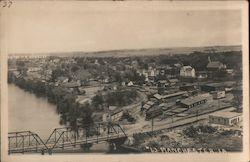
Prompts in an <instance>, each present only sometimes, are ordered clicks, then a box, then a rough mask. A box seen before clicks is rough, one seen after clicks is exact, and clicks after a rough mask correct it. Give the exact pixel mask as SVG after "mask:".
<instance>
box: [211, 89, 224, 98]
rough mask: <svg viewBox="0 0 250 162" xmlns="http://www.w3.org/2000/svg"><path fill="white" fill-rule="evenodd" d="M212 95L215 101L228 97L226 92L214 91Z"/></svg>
mask: <svg viewBox="0 0 250 162" xmlns="http://www.w3.org/2000/svg"><path fill="white" fill-rule="evenodd" d="M210 93H211V95H212V96H213V99H221V98H225V97H226V93H225V91H212V92H210Z"/></svg>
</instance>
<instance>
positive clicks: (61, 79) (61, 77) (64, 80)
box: [56, 76, 69, 83]
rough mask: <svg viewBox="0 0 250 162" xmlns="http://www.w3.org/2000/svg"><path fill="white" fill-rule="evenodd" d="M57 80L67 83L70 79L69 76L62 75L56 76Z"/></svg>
mask: <svg viewBox="0 0 250 162" xmlns="http://www.w3.org/2000/svg"><path fill="white" fill-rule="evenodd" d="M56 81H57V82H59V83H67V82H68V81H69V78H68V77H64V76H60V77H57V78H56Z"/></svg>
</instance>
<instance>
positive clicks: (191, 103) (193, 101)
mask: <svg viewBox="0 0 250 162" xmlns="http://www.w3.org/2000/svg"><path fill="white" fill-rule="evenodd" d="M206 102H207V98H206V97H203V96H201V95H198V96H194V97H188V98H186V99H183V100H181V101H180V104H181V105H183V106H184V107H186V108H192V107H195V106H198V105H201V104H205V103H206Z"/></svg>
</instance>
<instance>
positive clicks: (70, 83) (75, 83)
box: [62, 82, 81, 88]
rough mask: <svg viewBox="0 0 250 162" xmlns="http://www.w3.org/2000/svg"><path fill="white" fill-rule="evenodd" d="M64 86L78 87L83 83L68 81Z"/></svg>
mask: <svg viewBox="0 0 250 162" xmlns="http://www.w3.org/2000/svg"><path fill="white" fill-rule="evenodd" d="M62 86H63V87H65V88H78V87H80V86H81V84H80V83H79V82H68V83H63V84H62Z"/></svg>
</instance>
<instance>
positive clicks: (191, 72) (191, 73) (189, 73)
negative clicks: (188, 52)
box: [180, 66, 195, 78]
mask: <svg viewBox="0 0 250 162" xmlns="http://www.w3.org/2000/svg"><path fill="white" fill-rule="evenodd" d="M180 76H181V77H189V78H194V77H195V69H194V68H192V67H191V66H183V67H182V68H181V70H180Z"/></svg>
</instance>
